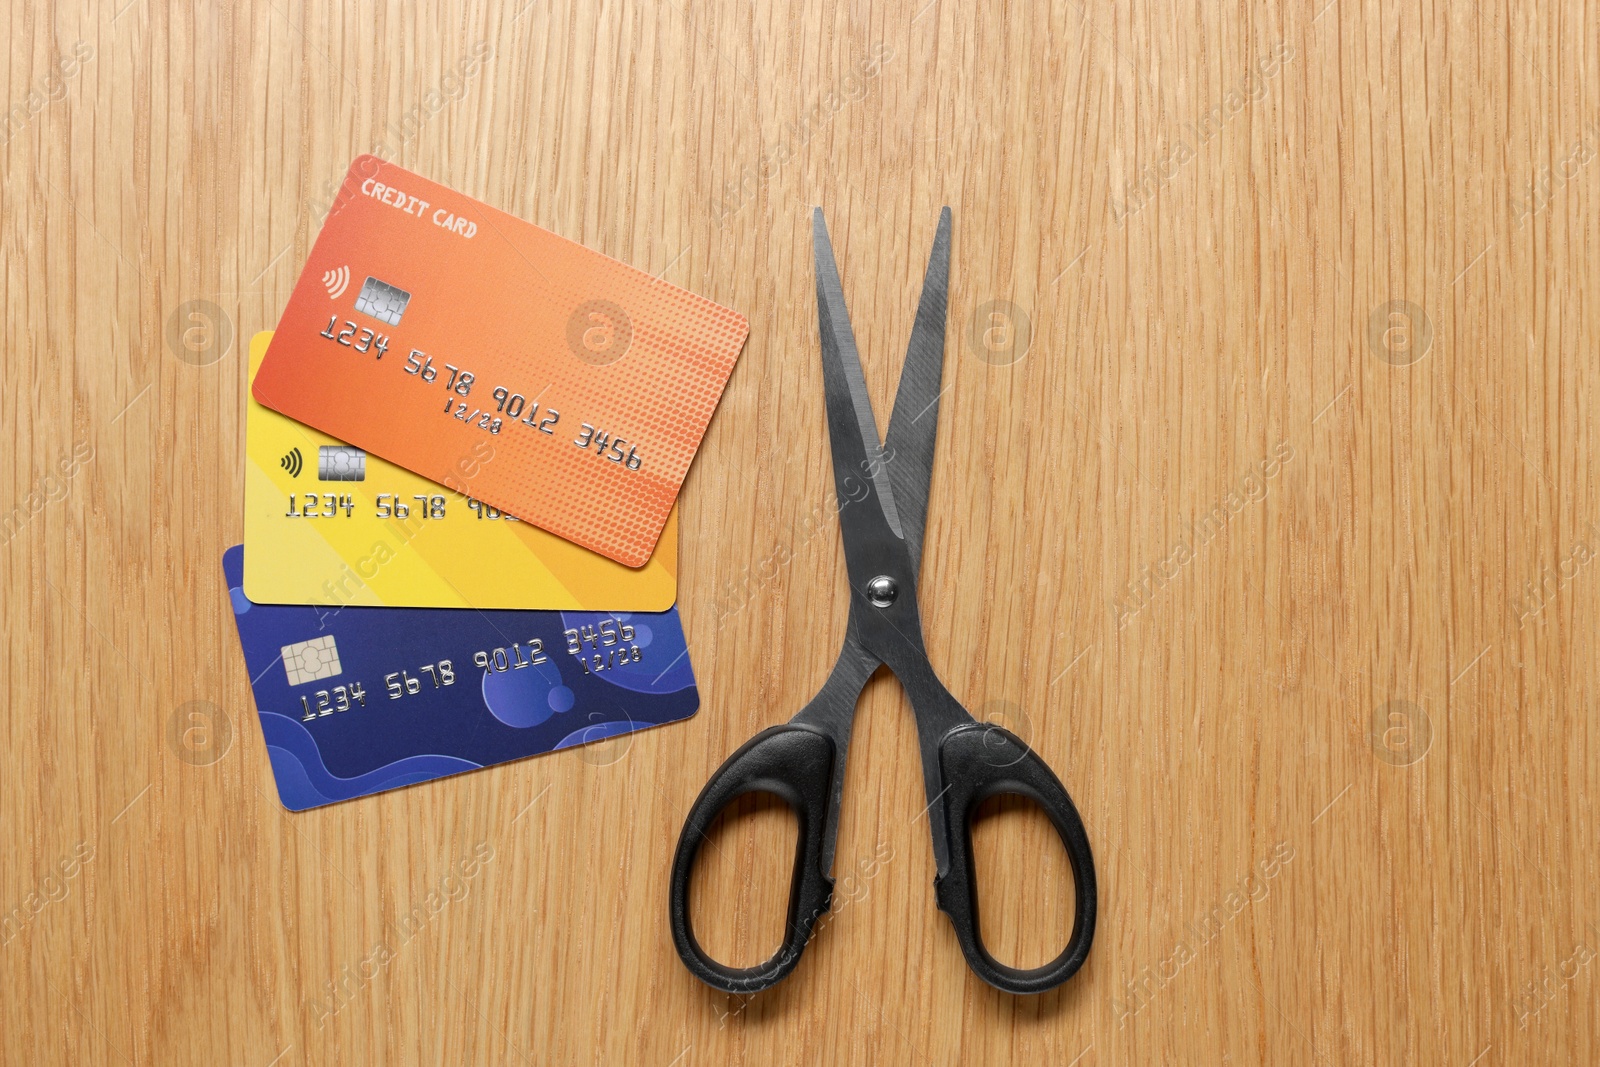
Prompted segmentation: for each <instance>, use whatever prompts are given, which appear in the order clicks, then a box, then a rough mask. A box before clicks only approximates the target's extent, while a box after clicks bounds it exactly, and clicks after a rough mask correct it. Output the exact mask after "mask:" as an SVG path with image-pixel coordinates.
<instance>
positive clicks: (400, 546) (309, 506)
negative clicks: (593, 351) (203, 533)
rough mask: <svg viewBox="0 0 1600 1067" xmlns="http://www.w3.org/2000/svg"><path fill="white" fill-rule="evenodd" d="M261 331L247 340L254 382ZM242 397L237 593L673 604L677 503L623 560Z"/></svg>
mask: <svg viewBox="0 0 1600 1067" xmlns="http://www.w3.org/2000/svg"><path fill="white" fill-rule="evenodd" d="M271 339H272V333H271V331H264V332H262V333H258V334H256V335H255V337H253V338H252V339H251V341H250V377H251V379H252V380H254V378H255V375H256V370H257V368H258V367H260V365H261V359H262V357H263V356H265V355H266V351H267V342H268V341H270V340H271ZM246 403H247V404H248V405H249V407H248V411H247V413H246V417H245V438H246V443H245V453H246V463H245V490H244V512H245V515H244V543H245V552H244V592H245V596H247V597H248V598H249V599H250V600H252V601H254V602H256V603H258V604H317V605H325V606H327V607H329V608H338V607H344V606H347V605H388V606H390V607H416V608H464V607H474V608H485V609H490V608H522V609H529V610H544V611H665V610H667V609H668V608H670V607H671V606H672V605H673V603H674V601H676V600H677V597H678V509H677V507H676V506H674V507H673V509H672V513H671V515H670V517H669V518H668V519H667V525H666V528H665V530H664V531H663V533H662V535H661V541H660V543H659V544H657V546H656V550H655V554H654V555H652V556H651V557H650V559H649V561H648V562H647V563H646V564H645V565H644V566H643V567H638V568H632V567H624V566H623V565H622V564H620V563H616V562H614V561H612V560H609V559H607V558H606V557H604V556H602V555H599V554H598V553H595V552H591V551H589V550H588V549H586V548H580V547H578V546H577V545H575V544H573V543H572V542H570V541H565V540H562V539H561V538H559V537H557V536H556V535H554V534H551V533H546V532H545V531H544V530H541V529H539V528H538V527H536V526H533V525H531V524H529V523H525V522H518V521H517V520H516V519H514V518H511V517H510V516H507V515H504V514H502V513H501V512H499V511H498V510H497V509H495V508H492V507H489V506H488V505H486V504H482V503H480V502H479V501H477V500H474V499H472V498H471V497H468V496H463V495H462V494H460V493H457V492H455V491H453V490H450V489H447V488H445V487H444V486H442V485H439V484H438V483H436V482H430V481H428V480H427V479H426V478H423V477H421V476H420V475H416V474H413V473H411V472H410V471H408V470H406V469H405V468H404V467H397V466H395V465H394V464H392V463H388V462H386V461H384V460H382V459H379V458H378V457H377V456H374V455H371V454H370V453H363V452H361V451H360V450H359V449H354V448H351V447H350V446H348V445H345V444H344V443H343V442H341V441H338V440H335V439H334V438H332V437H329V436H328V435H327V434H324V433H320V432H318V431H316V430H313V429H312V428H311V427H309V426H306V425H304V424H302V423H298V422H295V421H294V420H293V419H291V418H288V417H287V416H285V415H280V414H278V413H277V412H276V411H273V410H272V409H270V408H266V407H263V406H262V405H260V404H258V403H256V401H255V399H254V398H253V397H249V396H248V394H247V400H246ZM467 462H469V463H470V459H469V460H468V461H467ZM470 473H471V472H470V470H467V471H463V476H464V478H466V479H467V480H469V481H470Z"/></svg>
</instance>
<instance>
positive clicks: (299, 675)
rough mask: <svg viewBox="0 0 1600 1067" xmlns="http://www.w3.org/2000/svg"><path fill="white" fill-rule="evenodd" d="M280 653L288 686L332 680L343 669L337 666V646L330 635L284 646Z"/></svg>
mask: <svg viewBox="0 0 1600 1067" xmlns="http://www.w3.org/2000/svg"><path fill="white" fill-rule="evenodd" d="M280 651H281V652H282V653H283V669H284V672H285V673H287V674H288V675H289V684H290V685H305V684H306V683H307V682H316V681H320V680H321V679H323V678H334V677H337V676H338V675H339V673H340V672H341V671H342V670H343V669H344V668H342V667H340V666H339V646H338V645H336V644H334V643H333V635H332V634H327V635H325V636H323V637H313V638H312V639H311V640H309V641H301V642H300V643H299V644H295V645H284V646H283V648H282V649H281V650H280Z"/></svg>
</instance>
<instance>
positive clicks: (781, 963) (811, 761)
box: [668, 723, 836, 993]
mask: <svg viewBox="0 0 1600 1067" xmlns="http://www.w3.org/2000/svg"><path fill="white" fill-rule="evenodd" d="M835 755H836V750H835V746H834V742H833V739H832V738H831V737H829V736H828V735H827V734H825V733H823V732H821V731H820V730H817V729H813V728H812V727H809V726H805V725H802V724H799V723H784V724H783V725H781V726H773V727H770V728H768V729H766V730H763V731H761V732H760V733H758V734H756V735H755V736H754V737H752V738H751V739H750V740H749V741H747V742H745V743H744V745H743V746H742V747H741V748H740V749H739V750H738V751H737V752H735V753H734V754H733V755H731V756H729V757H728V759H727V761H726V762H724V763H723V765H722V766H721V767H719V768H718V769H717V772H716V773H715V774H713V775H712V776H711V780H710V781H709V782H707V783H706V787H705V788H704V789H703V790H701V791H700V796H699V797H698V798H696V800H695V802H694V805H693V807H691V808H690V809H689V816H688V818H687V819H685V820H684V824H683V833H682V835H681V836H679V838H678V851H677V853H676V854H675V855H674V856H673V858H672V883H671V886H670V889H669V902H668V907H669V908H670V910H671V922H672V940H673V942H674V944H676V946H677V948H678V955H679V956H681V957H683V962H684V964H685V965H686V966H687V967H688V968H689V970H690V972H691V973H693V974H694V976H695V977H696V978H699V979H700V980H701V981H702V982H704V983H706V984H707V985H709V986H711V987H712V988H713V989H720V990H722V991H723V992H724V993H756V992H759V991H761V990H763V989H766V988H768V987H770V986H773V985H776V984H777V983H778V982H780V981H781V980H783V979H784V978H785V977H787V976H788V974H789V972H790V971H792V970H794V967H795V964H797V963H799V962H800V953H801V952H803V951H804V950H805V947H806V944H807V942H809V941H810V940H811V930H812V927H813V926H814V925H815V924H816V921H817V919H819V918H820V917H821V916H823V915H824V914H826V913H827V911H828V908H829V906H830V905H831V904H832V902H833V878H832V877H830V876H829V873H828V870H827V869H826V867H825V866H824V860H823V841H824V838H825V837H826V833H827V822H828V808H829V805H831V804H832V803H833V795H834V794H833V776H834V773H835V762H836V760H835ZM747 793H772V794H774V795H775V796H777V797H779V798H781V799H782V800H783V801H785V802H786V803H787V804H788V805H789V807H790V808H791V809H793V811H794V813H795V816H796V818H797V819H798V820H799V823H800V835H799V839H798V841H797V842H796V844H795V854H794V876H793V878H792V879H791V881H790V886H789V917H788V921H787V922H786V923H785V925H784V938H783V945H782V947H780V948H779V949H778V951H777V953H776V954H774V955H773V957H772V958H771V959H769V960H767V961H766V962H765V963H761V964H757V965H756V966H754V967H729V966H727V965H725V964H722V963H718V962H717V961H716V960H714V959H712V958H711V957H710V956H708V955H706V953H705V950H704V949H702V948H701V947H700V942H699V941H697V940H695V936H694V927H693V925H692V924H691V923H690V920H689V876H690V874H691V873H692V872H693V870H694V861H695V857H696V856H697V855H698V854H699V852H700V845H701V843H702V842H704V841H705V840H706V833H707V831H708V830H709V829H710V828H711V824H712V822H713V821H715V819H716V817H717V815H718V814H719V813H720V812H721V811H722V809H723V808H725V807H727V806H728V804H729V803H731V802H732V801H734V800H737V799H738V798H739V797H741V796H744V795H745V794H747Z"/></svg>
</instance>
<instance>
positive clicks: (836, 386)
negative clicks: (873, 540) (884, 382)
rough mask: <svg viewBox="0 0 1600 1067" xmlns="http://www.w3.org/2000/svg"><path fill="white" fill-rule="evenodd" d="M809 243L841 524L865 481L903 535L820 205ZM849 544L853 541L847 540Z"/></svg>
mask: <svg viewBox="0 0 1600 1067" xmlns="http://www.w3.org/2000/svg"><path fill="white" fill-rule="evenodd" d="M811 243H812V248H813V251H814V254H815V256H816V261H817V324H818V327H819V329H820V331H821V334H822V381H823V388H824V391H825V392H826V395H827V406H828V435H829V439H830V440H831V441H832V443H833V481H834V487H835V489H837V491H838V496H839V513H840V518H841V522H843V523H844V526H845V529H846V530H847V531H848V530H849V529H850V527H851V526H855V525H858V523H857V522H845V521H844V520H845V519H847V518H849V517H850V516H849V515H848V512H852V511H855V510H856V509H855V508H848V509H847V504H849V503H850V502H854V501H859V500H861V499H862V496H861V493H860V492H859V490H858V489H857V488H856V487H857V486H859V485H861V484H863V483H865V484H867V485H869V486H870V487H871V490H872V493H873V495H875V496H876V497H877V500H878V506H879V509H880V510H881V512H882V514H883V517H884V520H885V521H886V522H888V524H889V529H890V530H892V531H893V532H894V535H895V537H898V538H904V537H905V534H904V533H903V532H902V531H901V528H900V517H899V513H898V511H897V510H896V508H895V501H894V489H893V487H892V486H891V484H890V481H889V475H888V472H887V471H886V470H885V469H884V462H883V446H882V444H881V443H880V442H879V440H878V424H877V421H876V420H875V419H874V418H873V415H872V400H871V399H870V398H869V397H868V396H867V381H866V378H865V377H863V376H862V373H861V356H860V354H859V353H858V352H857V351H856V338H855V334H854V333H853V332H852V331H851V329H850V312H849V311H848V310H847V309H846V307H845V303H844V288H843V286H842V285H841V284H840V281H839V265H838V264H837V263H835V262H834V259H833V243H832V242H831V241H829V240H828V226H827V223H825V222H823V220H822V209H821V208H820V207H819V208H817V209H816V210H815V212H814V213H813V214H812V216H811ZM845 544H846V547H847V548H848V546H849V544H850V539H849V538H848V537H847V538H846V540H845Z"/></svg>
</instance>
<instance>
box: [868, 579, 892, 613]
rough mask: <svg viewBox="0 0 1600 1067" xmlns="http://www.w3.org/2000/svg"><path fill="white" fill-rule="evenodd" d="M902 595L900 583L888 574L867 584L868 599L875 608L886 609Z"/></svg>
mask: <svg viewBox="0 0 1600 1067" xmlns="http://www.w3.org/2000/svg"><path fill="white" fill-rule="evenodd" d="M899 595H900V583H898V582H896V581H895V580H894V579H893V578H891V577H889V576H888V575H887V574H880V575H878V576H877V577H876V578H874V579H872V580H871V581H870V582H868V583H867V599H868V600H870V601H872V606H873V607H875V608H886V607H888V606H889V605H890V604H893V603H894V598H895V597H897V596H899Z"/></svg>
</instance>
